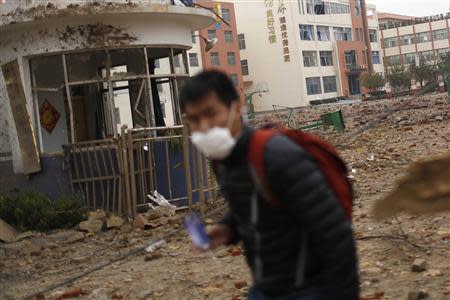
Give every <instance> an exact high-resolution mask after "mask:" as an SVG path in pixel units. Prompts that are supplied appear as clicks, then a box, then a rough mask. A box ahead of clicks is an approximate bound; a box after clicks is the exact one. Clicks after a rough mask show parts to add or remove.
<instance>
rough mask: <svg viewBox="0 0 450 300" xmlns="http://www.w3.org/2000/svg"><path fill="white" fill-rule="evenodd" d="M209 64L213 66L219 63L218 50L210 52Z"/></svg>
mask: <svg viewBox="0 0 450 300" xmlns="http://www.w3.org/2000/svg"><path fill="white" fill-rule="evenodd" d="M211 64H212V65H213V66H218V65H220V61H219V53H218V52H211Z"/></svg>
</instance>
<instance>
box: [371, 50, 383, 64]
mask: <svg viewBox="0 0 450 300" xmlns="http://www.w3.org/2000/svg"><path fill="white" fill-rule="evenodd" d="M372 63H373V64H374V65H379V64H380V63H381V61H380V51H372Z"/></svg>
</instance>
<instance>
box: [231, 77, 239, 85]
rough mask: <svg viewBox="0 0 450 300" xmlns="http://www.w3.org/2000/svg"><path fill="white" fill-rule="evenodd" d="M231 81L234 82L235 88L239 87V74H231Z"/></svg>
mask: <svg viewBox="0 0 450 300" xmlns="http://www.w3.org/2000/svg"><path fill="white" fill-rule="evenodd" d="M231 81H233V83H234V85H235V86H238V83H239V82H238V76H237V74H231Z"/></svg>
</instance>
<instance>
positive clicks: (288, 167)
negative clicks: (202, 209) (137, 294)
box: [180, 71, 359, 300]
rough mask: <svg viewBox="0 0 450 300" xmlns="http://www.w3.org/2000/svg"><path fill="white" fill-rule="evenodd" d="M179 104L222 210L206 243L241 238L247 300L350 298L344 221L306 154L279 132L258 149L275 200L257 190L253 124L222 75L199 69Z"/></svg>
mask: <svg viewBox="0 0 450 300" xmlns="http://www.w3.org/2000/svg"><path fill="white" fill-rule="evenodd" d="M180 103H181V108H182V110H183V111H184V112H185V114H186V118H187V122H188V124H189V126H190V129H191V131H192V142H193V143H194V145H196V146H197V147H198V148H199V149H200V150H201V151H202V152H203V153H205V154H206V155H207V156H209V157H210V158H211V159H213V160H215V161H216V162H217V177H218V181H219V184H220V186H221V188H222V192H223V195H224V197H225V198H226V200H227V202H228V204H229V207H230V213H229V214H228V215H227V216H226V217H225V218H224V219H223V220H222V221H221V222H219V224H216V225H214V226H211V227H209V228H208V229H207V232H208V235H209V237H210V240H211V243H210V247H211V249H216V248H217V247H220V246H222V245H228V244H233V243H237V242H239V241H242V242H243V245H244V249H245V256H246V259H247V263H248V265H249V266H250V269H251V271H252V277H253V281H254V284H253V287H252V289H251V290H250V292H249V296H248V299H250V300H257V299H261V300H262V299H280V300H281V299H302V300H358V299H359V297H358V294H359V281H358V270H357V259H356V250H355V243H354V240H353V234H352V228H351V224H350V221H349V220H348V218H347V217H346V216H345V214H344V211H343V209H342V208H341V206H340V205H339V201H338V200H337V199H336V198H335V196H334V194H333V192H332V191H331V189H330V187H329V186H328V184H327V182H326V181H325V179H324V177H323V174H322V173H321V171H320V170H319V169H318V167H317V165H316V164H315V162H314V161H313V159H312V157H311V156H310V155H309V154H308V153H307V152H306V151H304V150H303V149H302V148H301V147H300V146H299V145H297V144H296V143H295V142H293V141H291V140H290V139H289V138H287V137H285V136H281V135H280V136H275V137H273V138H271V139H270V140H269V142H268V144H267V146H266V148H265V149H264V164H265V170H266V173H267V175H266V176H267V181H268V182H269V184H270V188H271V190H272V191H273V192H274V193H276V195H277V196H278V198H279V199H280V201H281V202H282V203H281V205H280V206H277V207H274V206H272V205H270V204H269V203H268V202H267V200H265V199H264V198H263V197H261V196H260V195H259V193H258V190H259V189H258V188H257V187H256V186H255V184H254V179H253V177H252V174H251V171H250V167H249V165H248V162H247V157H248V146H249V140H250V138H251V136H252V134H254V132H255V129H253V128H251V127H249V126H247V125H245V124H244V123H243V121H242V118H241V117H240V109H241V102H240V100H239V95H238V93H237V91H236V89H235V87H234V85H233V82H232V81H231V80H230V79H229V78H228V77H227V75H226V74H224V73H221V72H218V71H206V72H203V73H200V74H198V75H196V76H194V77H192V78H191V79H190V80H188V81H187V83H186V84H185V86H184V87H183V89H182V91H181V94H180Z"/></svg>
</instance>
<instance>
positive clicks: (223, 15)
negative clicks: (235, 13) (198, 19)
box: [220, 8, 231, 22]
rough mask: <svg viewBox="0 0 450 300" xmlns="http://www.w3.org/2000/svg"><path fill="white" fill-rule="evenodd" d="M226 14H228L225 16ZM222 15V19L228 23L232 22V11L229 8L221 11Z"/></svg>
mask: <svg viewBox="0 0 450 300" xmlns="http://www.w3.org/2000/svg"><path fill="white" fill-rule="evenodd" d="M224 12H227V13H226V14H224ZM220 14H221V16H222V19H224V20H225V21H227V22H230V21H231V9H229V8H222V9H221V10H220ZM225 15H228V17H225Z"/></svg>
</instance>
